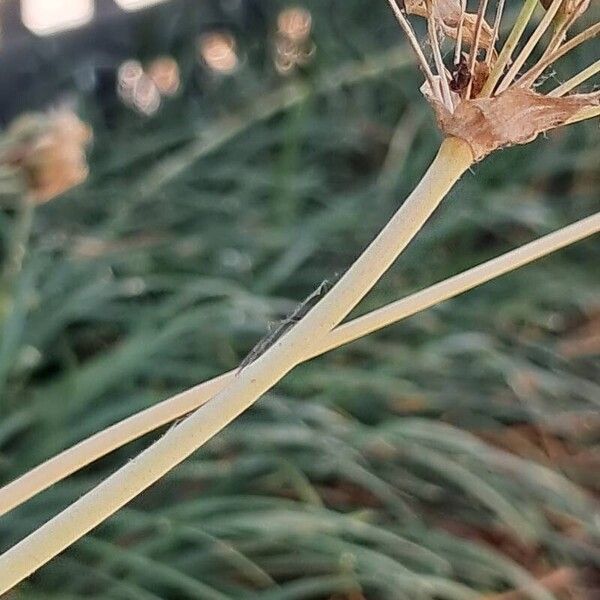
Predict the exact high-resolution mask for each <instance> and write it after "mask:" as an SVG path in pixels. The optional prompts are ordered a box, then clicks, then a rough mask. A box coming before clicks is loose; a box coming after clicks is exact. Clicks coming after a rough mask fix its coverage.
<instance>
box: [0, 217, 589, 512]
mask: <svg viewBox="0 0 600 600" xmlns="http://www.w3.org/2000/svg"><path fill="white" fill-rule="evenodd" d="M599 231H600V213H596V214H595V215H592V216H591V217H587V218H586V219H582V220H581V221H578V222H576V223H573V224H572V225H569V226H567V227H564V228H562V229H559V230H558V231H555V232H554V233H550V234H548V235H545V236H544V237H541V238H539V239H537V240H535V241H533V242H530V243H528V244H525V245H524V246H521V247H520V248H516V249H515V250H512V251H511V252H507V253H506V254H502V255H501V256H498V257H496V258H494V259H491V260H489V261H486V262H484V263H482V264H480V265H477V266H476V267H473V268H471V269H468V270H467V271H463V272H462V273H459V274H458V275H454V276H453V277H450V278H449V279H445V280H444V281H440V282H439V283H436V284H435V285H432V286H430V287H428V288H425V289H423V290H421V291H419V292H416V293H414V294H411V295H410V296H406V297H405V298H403V299H401V300H398V301H396V302H393V303H391V304H388V305H387V306H384V307H382V308H380V309H378V310H375V311H372V312H370V313H367V314H366V315H363V316H362V317H358V318H357V319H354V320H353V321H350V322H349V323H345V324H344V325H340V326H338V327H336V328H335V329H334V330H333V331H332V332H331V333H329V335H327V337H326V338H325V339H324V340H323V344H322V345H321V346H319V348H318V350H317V351H316V352H315V354H314V356H318V355H319V354H323V353H325V352H328V351H329V350H333V349H334V348H338V347H339V346H342V345H344V344H348V343H350V342H352V341H354V340H356V339H358V338H361V337H363V336H365V335H368V334H369V333H372V332H373V331H377V330H379V329H382V328H383V327H387V326H388V325H390V324H392V323H397V322H398V321H401V320H403V319H406V318H408V317H411V316H412V315H414V314H416V313H418V312H421V311H423V310H426V309H427V308H430V307H432V306H435V305H436V304H439V303H440V302H444V301H445V300H448V299H450V298H454V297H455V296H458V295H459V294H462V293H463V292H465V291H468V290H471V289H473V288H475V287H477V286H479V285H481V284H483V283H486V282H488V281H490V280H492V279H495V278H496V277H500V276H501V275H503V274H505V273H508V272H510V271H513V270H515V269H518V268H520V267H522V266H524V265H526V264H528V263H531V262H533V261H535V260H537V259H539V258H541V257H543V256H546V255H547V254H550V253H551V252H556V251H557V250H559V249H561V248H564V247H565V246H568V245H570V244H573V243H575V242H577V241H579V240H581V239H583V238H585V237H588V236H591V235H594V234H595V233H598V232H599ZM311 358H312V357H311ZM234 375H235V370H233V371H229V372H228V373H223V374H222V375H219V376H218V377H215V378H214V379H211V380H209V381H205V382H203V383H200V384H199V385H197V386H194V387H193V388H190V389H189V390H186V391H184V392H181V393H180V394H177V395H176V396H172V397H171V398H167V399H166V400H163V401H162V402H160V403H158V404H156V405H154V406H151V407H150V408H147V409H145V410H143V411H140V412H139V413H136V414H134V415H132V416H130V417H128V418H126V419H124V420H123V421H120V422H119V423H115V424H114V425H112V426H110V427H108V428H106V429H104V430H102V431H100V432H98V433H96V434H95V435H93V436H91V437H89V438H87V439H85V440H83V441H81V442H79V443H78V444H76V445H75V446H72V447H71V448H68V449H67V450H64V451H63V452H61V453H60V454H57V455H56V456H54V457H52V458H50V459H49V460H47V461H46V462H44V463H42V464H40V465H38V466H37V467H35V468H34V469H32V470H31V471H28V472H27V473H25V474H24V475H22V476H21V477H19V478H18V479H15V480H14V481H12V482H11V483H9V484H8V485H6V486H4V487H3V488H0V516H2V515H3V514H6V513H7V512H9V511H10V510H12V509H13V508H15V507H16V506H19V505H20V504H22V503H23V502H25V501H27V500H28V499H29V498H31V497H32V496H35V495H36V494H38V493H39V492H41V491H43V490H44V489H46V488H48V487H50V486H51V485H53V484H54V483H56V482H57V481H60V480H61V479H64V478H65V477H68V476H69V475H71V474H72V473H74V472H75V471H77V470H79V469H81V468H83V467H85V466H86V465H88V464H90V463H91V462H93V461H95V460H97V459H99V458H101V457H102V456H105V455H106V454H108V453H109V452H112V451H113V450H116V449H117V448H120V447H121V446H123V445H125V444H127V443H128V442H130V441H132V440H134V439H137V438H139V437H140V436H142V435H145V434H146V433H149V432H150V431H153V430H154V429H157V428H158V427H161V426H162V425H165V424H167V423H170V422H171V421H174V420H175V419H178V418H181V417H183V416H184V415H186V414H188V413H190V412H191V411H192V410H194V409H196V408H198V407H199V406H202V405H203V404H205V403H206V402H208V401H209V400H210V399H211V398H212V397H213V396H214V395H215V394H216V393H217V392H219V391H220V390H222V389H223V388H224V387H225V386H226V385H227V384H228V383H229V382H230V381H231V380H232V379H233V377H234Z"/></svg>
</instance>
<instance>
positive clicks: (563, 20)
mask: <svg viewBox="0 0 600 600" xmlns="http://www.w3.org/2000/svg"><path fill="white" fill-rule="evenodd" d="M585 1H586V0H579V2H578V3H577V5H576V6H575V8H574V10H573V11H572V12H571V14H569V15H564V14H563V15H561V16H560V17H559V18H558V20H557V22H556V25H555V28H554V34H553V35H552V38H551V39H550V42H548V46H547V47H546V50H544V54H543V55H542V59H543V58H545V57H546V56H548V55H550V54H551V53H552V52H554V51H555V50H556V49H557V48H558V47H559V46H560V45H561V44H562V43H563V42H564V41H565V37H566V35H567V32H568V31H569V29H570V27H571V25H573V23H575V21H576V20H577V19H578V18H579V14H578V13H579V9H580V8H581V6H582V4H583V3H584V2H585Z"/></svg>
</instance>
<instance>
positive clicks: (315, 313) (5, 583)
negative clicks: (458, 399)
mask: <svg viewBox="0 0 600 600" xmlns="http://www.w3.org/2000/svg"><path fill="white" fill-rule="evenodd" d="M472 162H473V155H472V152H471V149H470V147H469V146H468V144H467V143H466V142H464V141H462V140H459V139H457V138H449V139H446V140H445V141H444V142H443V143H442V146H441V147H440V150H439V152H438V155H437V156H436V158H435V159H434V161H433V163H432V165H431V166H430V167H429V169H428V171H427V173H426V174H425V176H424V177H423V179H422V180H421V182H420V183H419V185H418V186H417V187H416V189H415V190H414V191H413V192H412V194H411V195H410V196H409V197H408V198H407V200H406V201H405V202H404V204H403V205H402V206H401V207H400V209H399V210H398V211H397V212H396V214H395V215H394V216H393V217H392V218H391V220H390V221H389V222H388V224H387V225H386V226H385V227H384V228H383V230H382V231H381V232H380V233H379V235H378V236H377V237H376V238H375V239H374V240H373V242H372V243H371V244H370V245H369V246H368V248H367V249H366V250H365V251H364V252H363V253H362V255H361V256H360V257H359V258H358V259H357V260H356V261H355V262H354V264H353V265H352V266H351V267H350V268H349V269H348V271H347V272H346V273H345V274H344V275H343V276H342V278H341V279H340V280H339V281H338V282H337V283H336V284H335V286H334V287H333V288H332V289H331V290H330V292H329V293H328V294H327V295H326V296H325V297H324V298H323V300H321V301H320V302H319V303H318V304H317V305H316V306H315V307H314V308H313V309H312V310H311V311H310V312H309V313H308V314H307V315H306V316H305V317H304V318H303V319H302V320H301V321H300V322H299V323H297V324H296V326H295V327H293V328H292V329H291V331H290V332H289V333H288V334H287V335H285V336H283V337H282V338H281V339H280V340H279V341H278V342H276V343H275V344H274V345H273V346H272V347H271V348H269V349H268V350H267V351H266V352H265V353H264V354H263V355H262V356H260V357H259V358H258V359H257V360H256V361H255V362H253V363H251V364H250V365H248V366H247V367H246V368H245V369H244V370H243V371H241V372H239V373H238V374H236V376H235V377H234V378H233V380H232V381H231V383H230V384H229V385H228V386H227V387H226V388H225V389H223V390H222V391H221V392H220V393H218V394H217V395H216V396H215V397H214V398H212V399H211V401H210V402H208V403H207V404H205V405H204V406H202V407H201V408H199V409H198V410H196V412H194V413H193V414H192V415H191V416H190V417H188V418H187V419H186V420H185V421H183V422H182V423H181V424H179V425H178V426H177V427H174V428H173V429H171V430H170V431H169V432H168V433H167V434H166V435H164V436H163V437H162V438H161V439H159V440H158V441H157V442H155V443H154V444H153V445H152V446H150V447H149V448H148V449H146V450H145V451H144V452H142V453H140V454H139V455H138V456H137V457H136V458H135V459H133V460H132V461H130V462H129V463H127V464H126V465H125V466H123V467H121V468H120V469H119V470H118V471H117V472H116V473H114V474H113V475H111V476H110V477H108V478H107V479H105V480H104V481H103V482H102V483H100V484H99V485H98V486H96V487H95V488H94V489H92V490H91V491H90V492H88V493H87V494H85V495H84V496H83V497H81V498H80V499H79V500H77V501H76V502H74V503H73V504H71V505H70V506H69V507H68V508H67V509H65V510H64V511H63V512H61V513H59V514H58V515H57V516H56V517H54V518H53V519H51V520H50V521H48V522H47V523H45V524H44V525H42V526H41V527H40V528H39V529H37V530H36V531H34V532H33V533H32V534H30V535H29V536H28V537H26V538H25V539H24V540H22V541H21V542H19V543H18V544H16V545H15V546H14V547H13V548H11V549H10V550H8V551H7V552H5V553H4V554H3V555H2V556H0V593H3V592H6V591H7V590H9V589H11V588H12V587H13V586H14V585H16V584H17V583H18V582H19V581H21V580H22V579H24V578H25V577H27V576H28V575H29V574H31V573H33V572H34V571H35V570H36V569H38V568H39V567H40V566H42V565H43V564H45V563H46V562H48V561H49V560H50V559H52V558H53V557H54V556H56V555H57V554H58V553H59V552H61V551H62V550H64V549H65V548H67V547H68V546H69V545H71V544H72V543H73V542H75V541H76V540H77V539H79V538H80V537H81V536H83V535H85V534H86V533H87V532H88V531H90V530H91V529H93V528H94V527H96V526H97V525H99V524H100V523H102V521H104V520H105V519H106V518H107V517H109V516H110V515H111V514H113V513H114V512H116V511H117V510H119V508H121V507H122V506H124V505H125V504H126V503H127V502H129V501H130V500H132V499H133V498H135V497H136V496H137V495H138V494H139V493H140V492H142V491H143V490H144V489H146V488H147V487H149V486H150V485H152V484H153V483H154V482H156V481H158V480H159V479H160V478H161V477H162V476H163V475H165V474H166V473H167V472H168V471H169V470H171V469H172V468H173V467H175V466H176V465H177V464H179V463H180V462H181V461H183V460H184V459H185V458H187V457H188V456H189V455H190V454H192V453H193V452H194V451H195V450H197V449H198V448H199V447H200V446H202V444H204V443H205V442H206V441H208V440H209V439H211V438H212V437H213V436H214V435H215V434H216V433H218V432H219V431H221V429H223V428H224V427H225V426H226V425H228V424H229V423H230V422H231V421H232V420H234V419H235V418H236V417H237V416H239V415H240V414H241V413H242V412H244V411H245V410H246V409H247V408H249V407H250V406H251V405H252V404H253V403H254V402H255V401H256V400H257V399H258V398H259V397H260V396H261V395H262V394H264V393H265V392H266V391H267V390H269V389H270V388H271V387H272V386H273V385H275V384H276V383H277V382H278V381H279V380H280V379H281V378H282V377H283V376H284V375H285V374H286V373H288V372H289V371H290V370H291V369H293V368H294V367H295V366H296V365H297V364H299V363H300V362H302V361H303V360H306V359H307V358H308V357H310V356H312V355H313V354H314V353H315V352H316V351H317V349H318V347H319V344H320V343H322V340H323V339H324V338H325V336H326V335H327V334H328V333H329V332H330V331H331V330H332V329H333V328H334V327H335V326H336V325H338V324H339V323H340V322H341V320H342V319H343V318H344V317H345V316H346V315H347V314H348V313H349V312H350V311H351V310H352V309H353V308H354V307H355V306H356V305H357V304H358V302H360V300H361V299H362V298H363V296H364V295H365V294H366V293H367V292H368V291H369V290H370V289H371V288H372V287H373V285H375V283H376V282H377V281H378V279H379V278H380V277H381V276H382V275H383V273H384V272H385V271H386V270H387V269H388V268H389V267H390V265H391V264H392V263H393V262H394V260H395V259H396V257H397V256H398V255H399V254H400V253H401V252H402V250H403V249H404V248H405V247H406V246H407V245H408V243H409V242H410V240H411V239H412V238H413V237H414V236H415V235H416V233H417V232H418V231H419V230H420V229H421V227H422V226H423V224H424V223H425V222H426V221H427V219H428V218H429V217H430V215H431V214H432V213H433V211H434V210H435V208H436V207H437V206H438V204H439V203H440V202H441V200H442V199H443V198H444V196H445V195H446V194H447V192H448V191H449V190H450V188H451V187H452V186H453V185H454V183H455V182H456V181H457V180H458V179H459V178H460V176H461V175H462V174H463V173H464V172H465V171H466V170H467V169H468V168H469V166H470V165H471V164H472Z"/></svg>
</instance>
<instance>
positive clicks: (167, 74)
mask: <svg viewBox="0 0 600 600" xmlns="http://www.w3.org/2000/svg"><path fill="white" fill-rule="evenodd" d="M148 76H149V77H150V79H151V80H152V81H153V82H154V85H155V86H156V87H157V88H158V91H159V92H160V93H161V94H162V95H163V96H174V95H175V94H176V93H177V91H178V90H179V86H180V84H181V79H180V75H179V65H178V64H177V61H176V60H175V59H174V58H173V57H171V56H160V57H159V58H156V59H154V60H153V61H152V62H151V63H150V65H149V67H148Z"/></svg>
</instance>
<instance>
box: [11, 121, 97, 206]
mask: <svg viewBox="0 0 600 600" xmlns="http://www.w3.org/2000/svg"><path fill="white" fill-rule="evenodd" d="M7 138H8V140H9V142H8V143H9V149H8V150H7V151H6V152H5V154H4V155H3V159H2V160H3V162H5V163H8V164H10V165H12V166H13V167H15V168H17V169H19V170H20V171H21V173H22V175H23V178H24V180H25V183H26V186H27V189H28V191H29V194H30V197H31V198H32V199H33V200H34V201H35V202H36V203H39V204H42V203H44V202H47V201H48V200H51V199H52V198H55V197H56V196H58V195H60V194H62V193H63V192H65V191H67V190H69V189H70V188H72V187H74V186H76V185H78V184H80V183H82V182H83V181H84V180H85V179H86V177H87V175H88V166H87V161H86V156H85V147H86V146H87V145H88V144H89V143H90V141H91V139H92V130H91V128H90V127H89V126H88V125H87V124H86V123H84V122H82V121H80V120H79V118H78V117H77V115H75V114H74V113H73V112H71V111H68V110H60V111H53V112H49V113H48V114H28V115H23V116H22V117H20V118H18V119H17V120H16V121H14V122H13V124H12V125H11V126H10V128H9V130H8V132H7Z"/></svg>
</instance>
